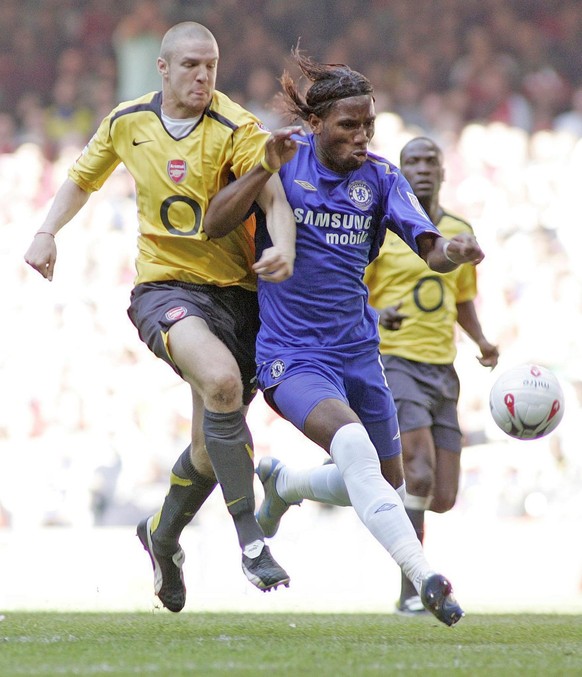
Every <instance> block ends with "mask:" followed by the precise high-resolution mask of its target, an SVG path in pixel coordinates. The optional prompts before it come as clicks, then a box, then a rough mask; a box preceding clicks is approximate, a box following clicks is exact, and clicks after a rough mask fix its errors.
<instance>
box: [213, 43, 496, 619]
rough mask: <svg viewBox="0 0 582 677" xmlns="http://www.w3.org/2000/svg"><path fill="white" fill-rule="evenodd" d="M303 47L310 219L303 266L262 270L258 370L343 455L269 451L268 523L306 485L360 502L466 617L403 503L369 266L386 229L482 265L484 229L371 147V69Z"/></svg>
mask: <svg viewBox="0 0 582 677" xmlns="http://www.w3.org/2000/svg"><path fill="white" fill-rule="evenodd" d="M294 55H295V58H296V61H297V63H298V65H299V67H300V69H301V71H302V72H303V74H304V75H305V76H306V78H307V79H308V80H310V81H311V82H312V84H311V86H310V88H309V89H308V90H307V92H306V94H305V96H302V95H301V94H300V91H299V88H298V87H297V85H296V83H295V82H294V81H293V79H292V78H291V77H290V75H289V74H287V73H284V75H283V77H282V85H283V90H284V94H285V100H286V102H287V105H288V108H289V112H290V113H291V114H292V115H293V116H294V117H299V118H301V119H302V120H304V121H306V122H307V123H308V125H309V126H310V128H311V133H310V134H308V135H307V137H306V138H305V139H304V140H303V139H299V138H298V139H297V143H298V150H297V153H296V154H295V156H294V157H293V158H292V159H291V160H290V161H289V162H288V163H287V164H285V165H283V166H282V167H281V169H280V170H279V175H280V177H281V180H282V183H283V186H284V188H285V193H286V195H287V199H288V200H289V202H290V204H291V207H292V209H293V212H294V215H295V222H296V225H297V241H296V259H295V270H294V274H293V276H292V277H291V278H289V279H287V280H285V281H284V282H282V283H281V284H280V285H269V284H267V283H265V282H263V281H259V307H260V317H261V327H260V330H259V334H258V338H257V365H258V380H259V385H260V387H261V389H262V390H263V392H264V396H265V399H266V401H267V402H268V403H269V404H270V405H271V406H272V407H273V408H274V409H275V410H276V411H277V412H279V413H280V414H281V415H283V416H284V417H285V418H286V419H287V420H289V421H291V422H292V423H293V424H294V425H295V426H296V427H297V428H298V429H299V430H301V431H303V433H304V434H305V435H306V436H307V437H309V439H311V440H313V441H314V442H316V443H317V444H319V445H320V446H321V447H323V448H324V449H325V450H326V451H328V452H329V454H330V456H331V459H332V460H333V462H334V463H333V464H329V465H324V466H321V467H319V468H315V469H309V470H306V471H293V470H291V469H290V468H287V467H285V466H283V464H281V463H279V462H278V461H277V460H276V459H271V458H264V459H262V460H261V462H260V463H259V467H258V474H259V477H260V479H261V481H262V482H263V485H264V488H265V501H264V502H263V504H262V506H261V509H260V510H259V513H258V518H259V523H260V524H261V526H262V527H263V530H264V532H265V535H266V536H273V535H274V534H275V532H276V531H277V528H278V525H279V521H280V519H281V516H282V515H283V514H284V512H285V511H286V510H287V508H288V507H289V505H291V504H293V503H298V502H300V501H301V500H302V499H303V498H310V499H313V500H318V501H321V502H327V503H333V504H336V505H349V504H351V505H353V507H354V508H355V510H356V512H357V514H358V516H359V517H360V519H361V520H362V522H363V523H364V524H365V525H366V527H367V528H368V529H369V530H370V532H371V533H372V534H373V535H374V536H375V537H376V538H377V539H378V541H379V542H380V543H381V544H382V545H383V546H384V547H385V548H386V550H387V551H388V552H389V553H390V554H391V555H392V556H393V558H394V559H395V561H396V562H397V563H398V564H399V565H400V567H401V568H402V571H403V572H404V574H405V575H406V576H407V577H408V578H409V579H410V580H411V581H412V582H413V584H414V585H415V587H416V589H417V591H418V593H419V595H420V597H421V599H422V601H423V603H424V605H425V606H426V608H427V609H429V610H430V611H431V612H432V613H433V614H434V615H435V616H436V617H437V618H438V619H439V620H441V621H442V622H443V623H446V624H447V625H453V624H454V623H456V622H457V621H458V620H459V619H460V618H461V617H462V616H463V611H462V609H461V608H460V606H459V605H458V603H457V602H456V600H455V598H454V596H453V594H452V586H451V584H450V582H449V581H448V580H447V579H446V578H445V577H444V576H442V575H440V574H437V573H435V572H434V570H433V569H432V568H431V566H430V565H429V563H428V562H427V560H426V558H425V555H424V553H423V550H422V547H421V544H420V542H419V541H418V539H417V537H416V534H415V531H414V528H413V526H412V524H411V522H410V520H409V519H408V516H407V515H406V512H405V509H404V506H403V498H404V496H405V488H404V475H403V468H402V455H401V445H400V432H399V427H398V420H397V416H396V408H395V405H394V400H393V398H392V394H391V392H390V390H389V388H388V386H387V384H386V381H385V379H384V375H383V371H382V364H381V362H380V354H379V350H378V344H379V337H378V315H377V313H376V311H375V310H373V309H372V308H371V307H370V306H369V305H368V292H367V288H366V286H365V284H364V282H363V275H364V270H365V268H366V266H367V265H368V263H369V262H370V261H372V260H373V259H374V258H375V257H376V255H377V254H378V251H379V248H380V246H381V244H382V241H383V240H384V236H385V233H386V229H389V230H390V231H392V232H394V233H396V234H397V235H398V236H399V237H400V238H401V239H402V240H403V241H404V242H405V243H406V244H407V245H408V246H409V247H410V248H411V249H412V250H413V251H414V252H416V254H418V255H419V256H420V257H421V258H423V259H424V260H425V261H426V262H427V264H428V265H429V266H430V268H432V269H433V270H435V271H439V272H448V271H451V270H453V269H455V268H457V267H458V266H459V265H460V264H461V263H465V262H470V263H474V264H476V263H478V262H480V261H481V259H482V258H483V252H482V251H481V249H480V247H479V245H478V244H477V241H476V240H475V238H474V236H473V235H472V234H468V233H464V234H461V235H458V236H455V237H454V238H452V239H451V240H447V239H445V238H443V237H442V236H441V235H440V233H439V232H438V230H437V229H436V228H435V227H434V225H433V224H432V223H431V222H430V220H429V219H428V217H427V215H426V213H425V212H424V211H423V209H422V208H421V207H420V205H419V203H418V200H417V199H416V197H415V196H414V194H413V192H412V189H411V188H410V185H409V184H408V182H407V181H406V180H405V179H404V177H403V176H402V174H401V173H400V171H399V170H398V169H397V168H396V167H395V166H394V165H392V164H391V163H390V162H388V161H387V160H385V159H384V158H381V157H379V156H377V155H373V154H372V153H370V152H369V151H368V144H369V142H370V139H371V138H372V136H373V133H374V121H375V110H374V97H373V89H372V86H371V84H370V82H369V81H368V80H367V79H366V78H365V77H364V76H363V75H361V74H360V73H357V72H355V71H353V70H351V69H350V68H348V67H347V66H343V65H326V64H318V63H316V62H314V61H313V60H311V59H309V58H307V57H305V56H303V55H302V54H301V53H300V52H299V51H298V50H295V52H294ZM265 180H266V179H265V177H264V176H262V175H260V173H259V172H258V171H257V170H252V171H251V172H249V173H248V174H246V175H245V176H244V177H242V179H240V180H238V181H236V182H235V183H234V184H231V185H230V186H229V187H227V188H225V189H223V190H222V191H221V192H220V193H219V194H218V196H216V197H215V198H214V199H213V201H212V203H211V205H210V207H209V211H208V215H209V217H210V215H211V214H212V217H213V218H212V225H210V224H209V225H208V227H207V228H206V232H207V234H208V235H210V236H211V237H220V236H222V235H224V234H225V233H228V232H229V230H230V227H231V222H232V223H234V222H236V221H237V220H238V219H239V218H240V217H241V215H242V214H244V212H245V210H246V209H248V208H249V206H250V202H251V201H252V197H253V195H254V194H255V192H256V191H257V190H258V189H259V188H260V187H261V186H262V185H263V184H264V183H265ZM258 239H259V246H258V251H261V250H262V248H263V247H266V246H268V244H269V238H268V234H267V233H265V232H264V230H261V229H259V230H258ZM387 480H388V481H387Z"/></svg>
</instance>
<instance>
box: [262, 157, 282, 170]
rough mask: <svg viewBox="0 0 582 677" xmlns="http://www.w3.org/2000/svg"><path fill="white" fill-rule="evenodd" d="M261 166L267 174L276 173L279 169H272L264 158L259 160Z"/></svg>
mask: <svg viewBox="0 0 582 677" xmlns="http://www.w3.org/2000/svg"><path fill="white" fill-rule="evenodd" d="M261 166H262V168H263V169H264V170H265V171H266V172H269V174H276V173H277V172H278V171H279V170H278V169H273V168H272V167H271V165H270V164H269V163H268V162H267V160H266V159H265V158H263V159H262V160H261Z"/></svg>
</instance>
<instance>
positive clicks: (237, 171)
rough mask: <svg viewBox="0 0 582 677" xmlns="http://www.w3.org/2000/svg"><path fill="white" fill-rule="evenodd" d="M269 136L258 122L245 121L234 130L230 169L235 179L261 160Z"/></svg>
mask: <svg viewBox="0 0 582 677" xmlns="http://www.w3.org/2000/svg"><path fill="white" fill-rule="evenodd" d="M269 136H270V132H268V131H267V130H265V129H263V128H262V127H261V126H260V125H259V123H258V122H250V123H247V124H245V125H242V126H241V127H239V128H238V129H237V130H236V131H235V133H234V152H233V155H232V167H231V171H232V173H233V174H234V175H235V176H236V178H237V179H239V178H240V177H241V176H243V175H244V174H246V173H247V172H250V170H251V169H253V168H254V167H256V166H257V165H258V164H259V163H260V162H261V160H262V158H263V155H264V153H265V144H266V143H267V139H268V138H269Z"/></svg>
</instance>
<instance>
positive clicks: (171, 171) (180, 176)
mask: <svg viewBox="0 0 582 677" xmlns="http://www.w3.org/2000/svg"><path fill="white" fill-rule="evenodd" d="M168 176H169V177H170V178H171V179H172V181H173V182H174V183H181V182H182V181H183V180H184V179H185V178H186V162H185V161H184V160H170V161H169V162H168Z"/></svg>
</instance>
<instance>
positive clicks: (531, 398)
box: [489, 364, 564, 440]
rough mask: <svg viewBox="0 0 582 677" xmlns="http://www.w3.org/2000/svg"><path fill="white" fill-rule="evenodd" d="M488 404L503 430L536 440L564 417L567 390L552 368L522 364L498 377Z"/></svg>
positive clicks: (550, 430) (519, 437) (520, 438)
mask: <svg viewBox="0 0 582 677" xmlns="http://www.w3.org/2000/svg"><path fill="white" fill-rule="evenodd" d="M489 408H490V409H491V415H492V416H493V420H494V421H495V423H497V425H498V426H499V428H501V430H503V432H504V433H507V435H509V436H510V437H515V438H516V439H518V440H536V439H538V438H540V437H544V436H545V435H547V434H548V433H551V432H552V430H555V429H556V427H557V426H558V424H559V423H560V421H561V420H562V416H563V415H564V393H563V392H562V387H561V386H560V382H559V381H558V379H557V378H556V376H555V375H554V374H553V373H552V372H551V371H550V370H549V369H546V368H545V367H540V366H539V365H537V364H520V365H519V366H517V367H512V368H511V369H508V370H507V371H504V372H503V373H502V374H501V375H500V376H499V378H498V379H497V381H495V383H494V384H493V387H492V388H491V393H490V395H489Z"/></svg>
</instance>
